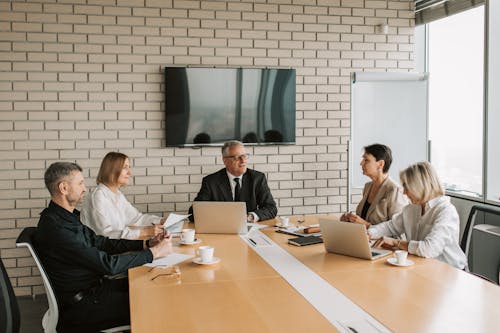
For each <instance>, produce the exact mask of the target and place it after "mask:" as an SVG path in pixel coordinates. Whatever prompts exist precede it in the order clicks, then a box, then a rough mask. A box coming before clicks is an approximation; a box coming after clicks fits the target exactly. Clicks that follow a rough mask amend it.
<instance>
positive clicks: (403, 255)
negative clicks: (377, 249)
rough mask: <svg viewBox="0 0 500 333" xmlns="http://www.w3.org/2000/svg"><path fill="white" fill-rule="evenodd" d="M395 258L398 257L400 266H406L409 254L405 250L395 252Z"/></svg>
mask: <svg viewBox="0 0 500 333" xmlns="http://www.w3.org/2000/svg"><path fill="white" fill-rule="evenodd" d="M394 256H395V257H396V261H397V263H398V265H405V264H406V258H407V257H408V252H407V251H404V250H397V251H394Z"/></svg>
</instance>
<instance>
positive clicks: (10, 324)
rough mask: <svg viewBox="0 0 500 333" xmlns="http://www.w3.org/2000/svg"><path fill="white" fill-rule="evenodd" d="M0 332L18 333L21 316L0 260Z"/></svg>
mask: <svg viewBox="0 0 500 333" xmlns="http://www.w3.org/2000/svg"><path fill="white" fill-rule="evenodd" d="M0 271H1V276H0V332H6V333H18V332H19V327H20V325H21V315H20V313H19V305H18V304H17V299H16V295H14V289H12V284H11V283H10V280H9V276H8V275H7V270H6V269H5V266H4V265H3V261H2V260H0Z"/></svg>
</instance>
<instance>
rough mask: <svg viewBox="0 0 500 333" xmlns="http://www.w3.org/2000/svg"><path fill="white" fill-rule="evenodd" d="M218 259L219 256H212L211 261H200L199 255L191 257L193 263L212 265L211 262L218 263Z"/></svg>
mask: <svg viewBox="0 0 500 333" xmlns="http://www.w3.org/2000/svg"><path fill="white" fill-rule="evenodd" d="M219 261H220V258H217V257H213V258H212V261H210V262H203V261H201V258H200V257H196V258H194V259H193V262H194V263H195V264H198V265H213V264H216V263H218V262H219Z"/></svg>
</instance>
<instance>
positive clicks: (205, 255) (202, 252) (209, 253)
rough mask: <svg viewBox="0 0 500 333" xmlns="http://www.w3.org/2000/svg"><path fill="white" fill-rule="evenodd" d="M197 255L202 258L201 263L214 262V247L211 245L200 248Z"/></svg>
mask: <svg viewBox="0 0 500 333" xmlns="http://www.w3.org/2000/svg"><path fill="white" fill-rule="evenodd" d="M196 254H197V255H198V256H199V257H200V258H201V262H212V260H213V258H214V247H213V246H210V245H205V246H200V247H199V248H197V249H196Z"/></svg>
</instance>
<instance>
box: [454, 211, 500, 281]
mask: <svg viewBox="0 0 500 333" xmlns="http://www.w3.org/2000/svg"><path fill="white" fill-rule="evenodd" d="M460 247H461V248H462V250H463V251H464V252H465V255H466V256H467V260H468V263H469V269H470V271H471V273H474V274H476V275H479V276H481V277H483V278H485V279H487V280H489V281H491V282H494V283H496V284H498V283H499V276H498V270H499V268H498V265H499V260H500V208H497V207H492V206H485V205H474V206H472V208H471V210H470V213H469V218H468V219H467V224H466V225H465V229H464V233H463V236H462V240H461V242H460Z"/></svg>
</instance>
